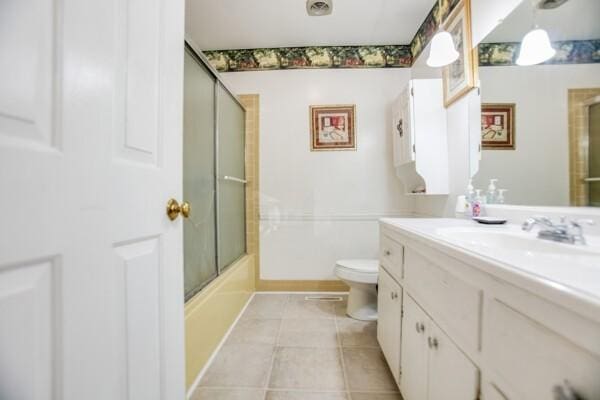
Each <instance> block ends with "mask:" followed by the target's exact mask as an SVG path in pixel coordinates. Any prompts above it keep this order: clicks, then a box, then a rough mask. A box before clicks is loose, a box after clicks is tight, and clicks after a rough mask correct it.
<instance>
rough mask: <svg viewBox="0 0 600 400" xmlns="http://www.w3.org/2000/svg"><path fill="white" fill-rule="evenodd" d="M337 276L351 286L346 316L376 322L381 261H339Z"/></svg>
mask: <svg viewBox="0 0 600 400" xmlns="http://www.w3.org/2000/svg"><path fill="white" fill-rule="evenodd" d="M335 275H336V276H337V277H338V278H340V279H341V280H342V281H344V282H345V283H346V284H347V285H348V286H350V293H349V294H348V308H347V309H346V314H348V316H349V317H351V318H354V319H358V320H361V321H375V320H376V319H377V289H376V285H377V277H378V275H379V260H338V261H337V262H336V263H335Z"/></svg>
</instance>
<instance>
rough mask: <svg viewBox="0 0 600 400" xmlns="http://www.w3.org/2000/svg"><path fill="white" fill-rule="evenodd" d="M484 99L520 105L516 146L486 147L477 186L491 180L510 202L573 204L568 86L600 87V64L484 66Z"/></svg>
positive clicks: (517, 109) (518, 108) (574, 87)
mask: <svg viewBox="0 0 600 400" xmlns="http://www.w3.org/2000/svg"><path fill="white" fill-rule="evenodd" d="M479 73H480V78H481V92H482V102H484V103H516V112H515V114H516V115H515V130H516V135H515V138H516V150H514V151H513V150H484V151H483V155H482V160H481V163H480V165H479V173H478V174H477V175H476V177H475V179H474V183H475V185H476V186H479V187H480V188H482V189H485V188H486V187H487V185H488V183H489V179H490V178H498V179H500V181H499V184H498V187H502V188H507V189H509V192H508V193H507V202H508V203H510V204H524V205H548V206H568V205H569V131H568V112H569V111H568V95H567V93H568V89H577V88H590V87H600V65H598V64H581V65H539V66H533V67H517V66H514V67H483V68H481V69H480V71H479Z"/></svg>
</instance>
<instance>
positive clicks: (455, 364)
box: [427, 324, 479, 400]
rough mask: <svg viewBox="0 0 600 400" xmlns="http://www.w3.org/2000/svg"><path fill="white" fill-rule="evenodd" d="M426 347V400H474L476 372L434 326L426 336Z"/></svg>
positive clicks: (467, 360) (470, 363) (477, 383)
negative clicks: (427, 399)
mask: <svg viewBox="0 0 600 400" xmlns="http://www.w3.org/2000/svg"><path fill="white" fill-rule="evenodd" d="M427 342H428V343H427V345H428V347H429V400H474V399H476V398H477V392H478V390H477V389H478V387H479V371H478V370H477V367H476V366H475V365H474V364H473V363H472V362H471V360H469V359H468V358H467V356H465V355H464V353H463V352H462V351H460V349H459V348H458V347H457V346H456V345H455V344H454V343H453V342H452V341H451V340H450V338H449V337H448V336H446V334H445V333H444V332H442V330H441V329H439V328H438V327H437V326H435V325H433V324H432V327H431V329H430V332H429V333H428V334H427Z"/></svg>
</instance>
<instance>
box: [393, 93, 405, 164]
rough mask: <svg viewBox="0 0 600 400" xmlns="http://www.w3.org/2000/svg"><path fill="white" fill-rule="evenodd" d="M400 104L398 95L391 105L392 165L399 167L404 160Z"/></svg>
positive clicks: (402, 123) (402, 121)
mask: <svg viewBox="0 0 600 400" xmlns="http://www.w3.org/2000/svg"><path fill="white" fill-rule="evenodd" d="M402 105H403V102H402V100H401V97H400V96H398V98H397V99H396V101H394V105H393V106H392V144H393V148H394V151H393V154H394V166H395V167H399V166H401V165H402V164H404V163H405V162H406V161H405V160H404V153H403V150H402V149H403V138H404V133H405V130H404V128H405V127H404V120H403V118H402V114H403V113H402Z"/></svg>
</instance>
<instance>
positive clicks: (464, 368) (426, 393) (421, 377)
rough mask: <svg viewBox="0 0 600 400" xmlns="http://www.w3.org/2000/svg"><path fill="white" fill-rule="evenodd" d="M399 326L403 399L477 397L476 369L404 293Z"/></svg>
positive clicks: (458, 399) (463, 399)
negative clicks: (401, 322)
mask: <svg viewBox="0 0 600 400" xmlns="http://www.w3.org/2000/svg"><path fill="white" fill-rule="evenodd" d="M403 326H404V327H405V329H404V332H403V333H402V340H401V343H402V345H401V355H402V359H401V365H402V376H401V379H400V389H401V391H402V394H403V396H404V398H405V399H407V400H410V399H428V400H469V399H473V400H474V399H476V398H477V395H478V387H479V372H478V369H477V367H476V366H475V365H474V364H473V363H472V362H471V361H470V360H469V359H468V358H467V356H465V354H464V353H462V352H461V350H460V349H459V348H458V347H457V346H456V345H455V344H454V343H453V342H452V340H450V338H449V337H448V335H446V334H445V333H444V332H443V331H442V330H441V329H440V328H439V327H438V326H437V325H436V324H435V322H433V320H432V319H431V318H430V317H429V316H428V315H427V314H426V313H425V311H423V309H422V308H421V307H420V306H419V305H418V304H417V303H416V301H415V300H414V299H413V298H412V297H411V296H410V295H408V294H407V293H406V292H405V294H404V317H403Z"/></svg>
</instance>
